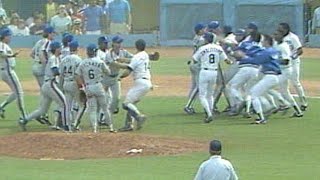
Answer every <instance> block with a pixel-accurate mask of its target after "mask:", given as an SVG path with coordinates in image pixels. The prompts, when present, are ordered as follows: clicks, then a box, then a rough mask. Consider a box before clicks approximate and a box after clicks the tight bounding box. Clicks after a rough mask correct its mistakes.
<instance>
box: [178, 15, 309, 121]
mask: <svg viewBox="0 0 320 180" xmlns="http://www.w3.org/2000/svg"><path fill="white" fill-rule="evenodd" d="M194 31H195V34H196V35H195V37H194V40H193V43H194V55H193V60H192V61H189V62H188V64H189V66H190V72H191V77H192V83H191V84H192V85H191V88H190V92H189V96H188V97H189V100H188V102H187V104H186V106H185V108H184V111H185V112H186V113H188V114H190V115H192V114H194V113H195V110H194V108H193V104H194V100H195V97H196V96H197V94H198V95H199V99H200V102H201V104H202V106H203V108H204V109H205V113H206V117H205V119H204V122H205V123H209V122H211V121H212V120H213V119H214V116H215V115H216V114H218V113H219V111H218V109H217V103H218V102H219V99H220V96H221V94H222V93H223V94H224V96H225V98H226V101H227V104H228V106H227V108H226V109H225V110H223V112H226V113H227V114H228V115H230V116H237V115H240V114H243V116H244V117H247V118H250V117H251V116H252V115H253V114H256V115H257V118H256V120H255V121H254V122H253V123H254V124H265V123H266V122H267V119H268V117H269V116H270V115H271V114H274V113H277V112H283V114H286V113H287V112H288V110H289V109H290V108H293V109H294V113H293V114H292V115H291V117H302V116H303V111H305V110H306V108H307V101H306V97H305V93H304V89H303V87H302V85H301V83H300V80H299V79H300V77H299V76H300V75H299V74H300V57H299V56H300V55H301V54H302V53H303V52H302V45H301V43H300V41H299V38H298V36H297V35H295V34H294V33H293V32H291V30H290V26H289V24H287V23H280V24H279V25H278V27H277V29H275V31H274V33H273V34H272V35H267V34H262V33H260V32H259V30H258V26H257V24H256V23H255V22H251V23H249V24H248V25H247V26H246V27H245V29H237V30H236V31H235V32H233V31H232V28H231V27H230V26H224V27H221V25H220V23H219V22H218V21H211V22H210V23H209V24H208V25H204V24H202V23H199V24H197V25H196V26H195V27H194ZM223 60H225V62H226V63H227V64H229V67H228V68H227V69H225V70H222V69H221V66H220V64H219V62H221V61H223ZM208 62H209V63H208ZM289 84H292V85H293V87H294V88H295V91H296V92H297V93H298V96H299V100H300V101H299V104H298V103H297V102H296V100H295V99H294V98H293V96H292V94H291V92H290V90H289ZM212 87H215V88H212Z"/></svg>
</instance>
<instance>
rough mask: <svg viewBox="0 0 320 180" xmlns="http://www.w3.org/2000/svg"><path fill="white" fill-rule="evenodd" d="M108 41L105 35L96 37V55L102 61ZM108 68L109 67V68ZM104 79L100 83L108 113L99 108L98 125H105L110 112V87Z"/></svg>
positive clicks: (104, 57)
mask: <svg viewBox="0 0 320 180" xmlns="http://www.w3.org/2000/svg"><path fill="white" fill-rule="evenodd" d="M108 43H109V39H108V37H107V36H101V37H99V38H98V50H97V57H98V58H99V59H100V60H101V61H102V62H104V63H105V62H106V56H107V54H108V53H109V49H108ZM109 69H110V68H109ZM104 79H106V76H104V77H103V80H102V84H103V85H104V89H105V91H106V100H107V105H108V111H107V112H108V113H107V114H104V113H103V112H104V111H103V110H102V109H101V110H100V112H101V113H100V118H99V121H98V124H99V125H100V126H102V125H104V126H107V125H108V124H107V121H110V120H106V118H107V119H111V113H110V106H111V98H112V96H111V90H110V87H109V86H107V85H106V83H105V82H104Z"/></svg>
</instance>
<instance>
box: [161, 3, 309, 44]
mask: <svg viewBox="0 0 320 180" xmlns="http://www.w3.org/2000/svg"><path fill="white" fill-rule="evenodd" d="M212 20H218V21H220V22H221V23H222V24H223V25H231V26H232V27H234V28H240V27H244V26H245V25H246V24H247V23H249V22H251V21H255V22H256V23H257V24H258V26H259V27H260V31H261V32H262V33H272V32H274V30H275V28H276V26H277V24H278V23H280V22H288V23H289V24H290V25H291V27H292V30H293V32H295V33H297V34H298V35H299V37H300V38H301V39H303V35H304V32H303V0H267V1H266V0H161V1H160V43H161V45H164V46H171V45H190V44H191V39H192V37H193V26H194V25H195V24H196V23H198V22H204V23H208V22H210V21H212Z"/></svg>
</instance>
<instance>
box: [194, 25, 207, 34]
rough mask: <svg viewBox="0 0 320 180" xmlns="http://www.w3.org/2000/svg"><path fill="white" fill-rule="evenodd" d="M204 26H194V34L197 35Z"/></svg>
mask: <svg viewBox="0 0 320 180" xmlns="http://www.w3.org/2000/svg"><path fill="white" fill-rule="evenodd" d="M205 27H206V26H205V25H204V24H202V23H198V24H196V25H195V26H194V32H195V33H198V32H199V31H200V30H202V29H204V28H205Z"/></svg>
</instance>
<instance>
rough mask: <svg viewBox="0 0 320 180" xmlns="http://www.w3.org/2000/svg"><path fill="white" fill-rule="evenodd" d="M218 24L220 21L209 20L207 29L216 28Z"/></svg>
mask: <svg viewBox="0 0 320 180" xmlns="http://www.w3.org/2000/svg"><path fill="white" fill-rule="evenodd" d="M219 26H220V23H219V22H218V21H211V22H210V23H209V24H208V28H209V29H217V28H218V27H219Z"/></svg>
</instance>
